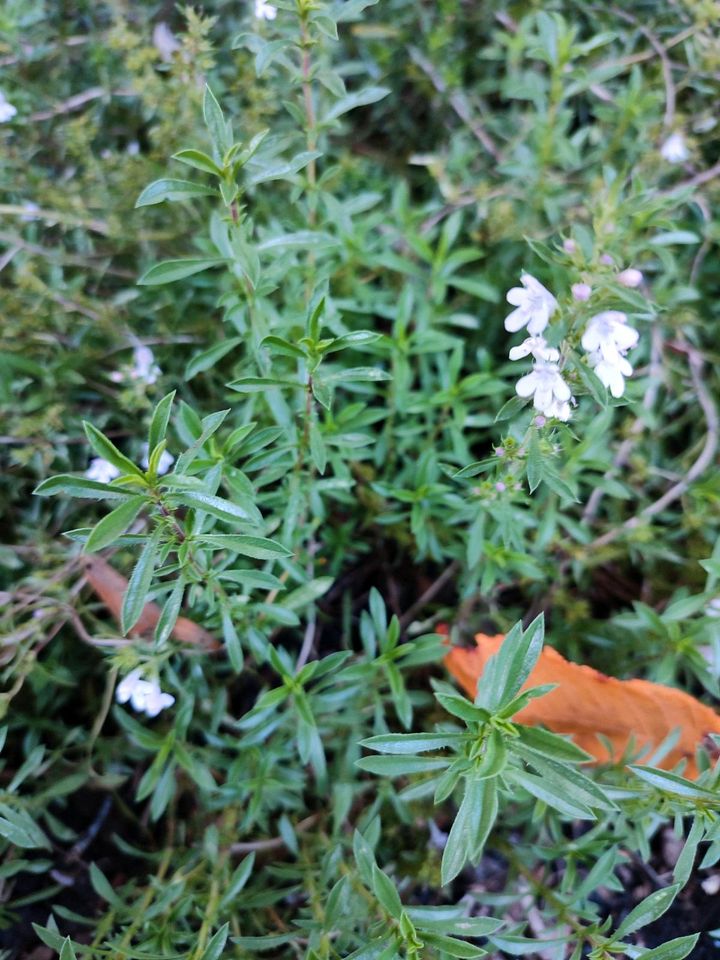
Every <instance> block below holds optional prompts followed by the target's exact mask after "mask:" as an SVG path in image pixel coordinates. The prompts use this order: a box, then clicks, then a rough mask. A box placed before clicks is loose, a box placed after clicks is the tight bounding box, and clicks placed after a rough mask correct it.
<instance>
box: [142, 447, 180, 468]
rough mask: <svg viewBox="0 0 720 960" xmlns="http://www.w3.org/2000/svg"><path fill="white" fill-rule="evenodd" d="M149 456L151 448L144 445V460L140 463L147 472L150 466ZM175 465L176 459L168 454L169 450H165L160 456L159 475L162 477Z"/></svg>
mask: <svg viewBox="0 0 720 960" xmlns="http://www.w3.org/2000/svg"><path fill="white" fill-rule="evenodd" d="M149 456H150V448H149V447H148V445H147V443H144V444H143V456H142V460H141V461H140V464H141V466H142V468H143V470H147V468H148V466H149V465H150V461H149ZM174 463H175V457H174V456H173V455H172V454H171V453H168V452H167V450H163V452H162V453H161V454H160V460H159V461H158V465H157V472H158V475H159V476H162V475H163V474H164V473H167V472H168V470H169V469H170V467H171V466H172V465H173V464H174Z"/></svg>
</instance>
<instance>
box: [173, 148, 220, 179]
mask: <svg viewBox="0 0 720 960" xmlns="http://www.w3.org/2000/svg"><path fill="white" fill-rule="evenodd" d="M172 158H173V160H179V161H180V163H185V164H187V165H188V166H189V167H194V168H195V169H196V170H202V171H203V172H204V173H212V174H214V175H215V176H216V177H221V176H222V170H221V169H220V167H219V166H218V165H217V164H216V163H215V161H214V160H213V159H212V157H209V156H208V155H207V154H206V153H203V152H202V150H179V151H178V152H177V153H174V154H173V155H172Z"/></svg>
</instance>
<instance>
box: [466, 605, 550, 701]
mask: <svg viewBox="0 0 720 960" xmlns="http://www.w3.org/2000/svg"><path fill="white" fill-rule="evenodd" d="M544 636H545V623H544V620H543V617H542V614H541V615H540V616H539V617H536V618H535V620H533V622H532V623H531V624H530V626H529V627H528V628H527V630H523V629H522V624H521V623H517V624H515V626H514V627H513V628H512V630H511V631H510V632H509V633H508V634H507V636H506V637H505V640H504V641H503V644H502V646H501V647H500V650H499V651H498V652H497V653H496V654H495V656H494V657H492V658H491V659H490V662H489V663H488V665H487V667H486V668H485V670H484V671H483V674H482V677H481V678H480V682H479V685H478V697H477V703H478V705H479V706H481V707H485V708H486V709H488V710H490V711H493V712H494V711H496V710H498V709H499V708H500V707H501V706H502V705H503V704H504V703H507V702H508V701H510V700H512V698H513V697H514V696H515V695H516V694H517V693H519V692H520V688H521V687H522V685H523V684H524V683H525V681H526V680H527V678H528V677H529V676H530V674H531V672H532V669H533V667H534V666H535V664H536V663H537V660H538V657H539V656H540V653H541V651H542V646H543V639H544Z"/></svg>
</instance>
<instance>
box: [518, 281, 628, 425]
mask: <svg viewBox="0 0 720 960" xmlns="http://www.w3.org/2000/svg"><path fill="white" fill-rule="evenodd" d="M618 280H619V281H620V282H621V283H622V284H623V286H627V287H637V286H639V285H640V284H641V283H642V280H643V276H642V273H641V272H640V271H639V270H635V269H633V268H629V269H628V270H625V271H623V273H622V274H620V275H619V276H618ZM520 282H521V283H522V287H513V288H512V290H510V291H509V292H508V294H507V300H508V303H510V304H512V306H514V307H515V310H513V311H512V313H510V314H509V315H508V316H507V317H506V318H505V329H506V330H508V331H509V332H511V333H515V332H516V331H518V330H521V329H522V328H523V327H526V328H527V332H528V333H529V334H531V336H529V337H528V338H527V339H526V340H524V341H523V343H521V344H520V345H519V346H517V347H513V348H512V350H511V351H510V359H511V360H521V359H522V358H524V357H528V356H532V358H533V368H532V371H531V372H530V373H528V374H526V375H525V376H523V377H520V379H519V380H518V382H517V384H516V385H515V392H516V393H517V394H518V396H520V397H532V398H533V406H534V408H535V409H536V410H537V411H538V413H540V414H542V416H545V417H554V418H555V419H557V420H562V421H567V420H569V419H570V413H571V403H573V402H574V400H573V397H572V396H571V390H570V387H569V386H568V384H567V383H566V382H565V380H564V379H563V376H562V372H561V369H560V353H559V351H558V350H556V349H555V347H550V346H548V344H547V342H546V341H545V338H544V337H543V336H542V333H543V332H544V330H545V328H546V327H547V325H548V324H549V322H550V318H551V317H552V315H553V314H554V313H555V311H556V310H557V307H558V302H557V300H556V299H555V297H554V296H553V295H552V294H551V293H550V291H549V290H548V289H546V287H544V286H543V285H542V284H541V283H540V281H539V280H536V279H535V277H533V276H531V275H530V274H529V273H524V274H522V276H521V278H520ZM591 292H592V291H591V290H590V287H589V286H588V285H587V284H575V285H574V287H573V297H574V298H575V299H576V300H579V301H584V300H588V299H589V298H590V295H591ZM638 338H639V334H638V332H637V330H635V329H634V328H633V327H631V326H629V325H628V322H627V316H626V315H625V314H624V313H622V312H621V311H620V310H605V311H603V312H602V313H596V314H595V315H594V316H592V317H591V318H590V320H589V321H588V324H587V327H586V329H585V332H584V333H583V335H582V339H581V343H582V346H583V349H584V350H585V351H587V354H588V360H589V362H590V365H591V366H592V367H593V368H594V370H595V373H596V374H597V376H598V378H599V379H600V381H601V382H602V383H603V385H604V386H605V387H607V388H608V389H609V390H610V393H611V394H612V395H613V397H616V398H617V397H621V396H622V395H623V393H624V391H625V378H626V377H629V376H630V375H631V374H632V372H633V368H632V366H631V365H630V363H629V361H628V359H627V352H628V350H631V349H632V348H633V347H634V346H636V344H637V342H638Z"/></svg>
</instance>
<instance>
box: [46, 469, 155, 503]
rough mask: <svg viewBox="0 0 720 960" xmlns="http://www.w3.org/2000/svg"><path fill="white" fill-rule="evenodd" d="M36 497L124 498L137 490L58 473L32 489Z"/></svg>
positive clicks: (135, 494) (134, 494)
mask: <svg viewBox="0 0 720 960" xmlns="http://www.w3.org/2000/svg"><path fill="white" fill-rule="evenodd" d="M33 493H34V494H35V496H37V497H54V496H57V495H58V494H63V495H64V496H66V497H81V498H82V499H85V500H126V499H127V498H128V497H134V496H137V491H135V490H128V489H126V488H124V487H117V486H111V485H110V484H107V483H99V482H98V481H97V480H88V479H87V478H86V477H77V476H74V475H73V474H71V473H60V474H58V475H57V476H55V477H48V479H47V480H43V481H42V483H40V484H38V486H37V487H36V488H35V489H34V490H33Z"/></svg>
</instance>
